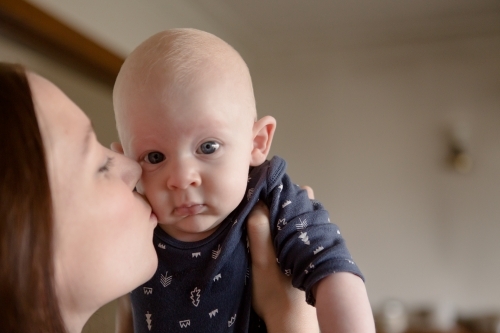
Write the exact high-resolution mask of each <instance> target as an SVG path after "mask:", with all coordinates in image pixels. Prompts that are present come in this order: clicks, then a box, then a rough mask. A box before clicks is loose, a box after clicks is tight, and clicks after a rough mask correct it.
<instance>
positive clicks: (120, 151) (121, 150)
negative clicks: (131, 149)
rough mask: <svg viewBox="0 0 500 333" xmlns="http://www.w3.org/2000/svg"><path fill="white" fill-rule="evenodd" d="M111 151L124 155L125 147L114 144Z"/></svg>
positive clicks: (117, 143)
mask: <svg viewBox="0 0 500 333" xmlns="http://www.w3.org/2000/svg"><path fill="white" fill-rule="evenodd" d="M110 148H111V150H112V151H114V152H115V153H118V154H122V155H123V147H122V144H121V143H119V142H113V143H111V146H110Z"/></svg>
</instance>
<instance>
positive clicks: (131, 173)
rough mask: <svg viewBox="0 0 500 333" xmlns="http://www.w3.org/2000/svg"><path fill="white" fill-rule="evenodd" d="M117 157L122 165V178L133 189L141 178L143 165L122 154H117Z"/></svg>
mask: <svg viewBox="0 0 500 333" xmlns="http://www.w3.org/2000/svg"><path fill="white" fill-rule="evenodd" d="M115 159H117V161H116V162H117V163H119V164H120V165H121V166H122V167H121V168H119V169H120V173H121V175H120V176H121V178H122V179H123V181H124V182H125V183H126V184H127V185H128V186H129V187H130V188H131V189H133V188H134V187H135V186H136V184H137V182H138V181H139V180H140V179H141V174H142V169H141V166H140V165H139V163H137V162H135V161H133V160H131V159H130V158H128V157H125V156H123V155H121V154H116V156H115Z"/></svg>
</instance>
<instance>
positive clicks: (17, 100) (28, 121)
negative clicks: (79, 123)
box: [0, 62, 65, 333]
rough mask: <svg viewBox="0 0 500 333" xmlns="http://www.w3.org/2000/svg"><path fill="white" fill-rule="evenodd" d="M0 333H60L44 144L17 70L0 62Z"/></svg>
mask: <svg viewBox="0 0 500 333" xmlns="http://www.w3.org/2000/svg"><path fill="white" fill-rule="evenodd" d="M0 124H2V128H1V129H0V309H1V310H0V332H9V333H10V332H23V333H24V332H65V329H64V324H63V321H62V319H61V315H60V311H59V306H58V302H57V297H56V292H55V287H54V262H53V253H52V252H53V250H52V247H53V245H52V244H53V241H52V240H53V213H52V199H51V192H50V186H49V179H48V174H47V164H46V159H45V151H44V145H43V141H42V136H41V134H40V130H39V127H38V122H37V118H36V114H35V109H34V106H33V100H32V96H31V90H30V86H29V83H28V79H27V77H26V73H25V70H24V68H23V67H22V66H19V65H13V64H7V63H2V62H0Z"/></svg>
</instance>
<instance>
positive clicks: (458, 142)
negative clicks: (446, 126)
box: [448, 122, 473, 174]
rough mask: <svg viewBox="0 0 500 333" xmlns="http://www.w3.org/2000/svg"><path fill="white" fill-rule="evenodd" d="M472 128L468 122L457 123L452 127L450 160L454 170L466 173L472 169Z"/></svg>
mask: <svg viewBox="0 0 500 333" xmlns="http://www.w3.org/2000/svg"><path fill="white" fill-rule="evenodd" d="M469 142H470V130H469V127H468V126H467V124H466V123H464V122H461V123H456V124H455V125H454V126H452V127H451V131H450V138H449V156H448V162H449V164H450V165H451V167H452V168H453V170H455V171H457V172H459V173H462V174H466V173H468V172H470V170H471V169H472V165H473V162H472V157H471V155H470V147H469Z"/></svg>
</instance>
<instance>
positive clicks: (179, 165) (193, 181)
mask: <svg viewBox="0 0 500 333" xmlns="http://www.w3.org/2000/svg"><path fill="white" fill-rule="evenodd" d="M169 164H170V165H169V167H168V168H167V173H168V175H167V187H168V188H169V189H170V190H175V189H182V190H185V189H187V188H188V187H190V186H194V187H196V186H199V185H200V184H201V177H200V172H199V165H198V163H196V161H193V160H191V159H185V160H175V161H169Z"/></svg>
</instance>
